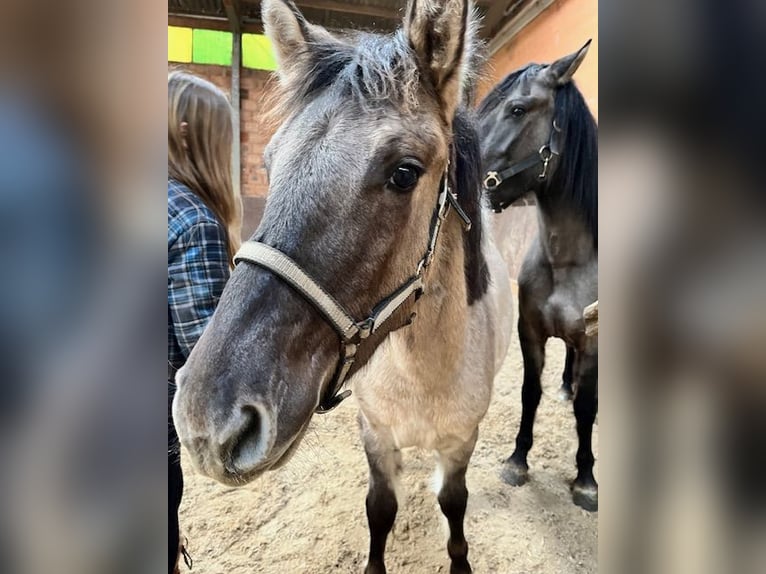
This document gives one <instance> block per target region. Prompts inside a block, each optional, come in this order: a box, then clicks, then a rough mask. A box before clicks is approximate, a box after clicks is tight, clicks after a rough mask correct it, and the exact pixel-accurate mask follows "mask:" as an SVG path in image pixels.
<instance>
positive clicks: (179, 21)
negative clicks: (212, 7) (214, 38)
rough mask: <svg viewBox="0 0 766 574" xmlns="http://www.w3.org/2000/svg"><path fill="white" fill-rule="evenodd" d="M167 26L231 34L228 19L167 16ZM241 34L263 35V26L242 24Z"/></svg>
mask: <svg viewBox="0 0 766 574" xmlns="http://www.w3.org/2000/svg"><path fill="white" fill-rule="evenodd" d="M168 26H180V27H182V28H202V29H204V30H221V31H223V32H231V23H230V22H229V19H228V18H216V17H212V16H189V15H188V14H168ZM240 28H241V32H243V33H247V34H263V24H261V23H260V22H242V23H241V26H240Z"/></svg>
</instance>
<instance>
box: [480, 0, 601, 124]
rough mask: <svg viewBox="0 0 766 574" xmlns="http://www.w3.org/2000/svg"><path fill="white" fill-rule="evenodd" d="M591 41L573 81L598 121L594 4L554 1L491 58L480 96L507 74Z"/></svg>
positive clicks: (594, 0)
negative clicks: (590, 39)
mask: <svg viewBox="0 0 766 574" xmlns="http://www.w3.org/2000/svg"><path fill="white" fill-rule="evenodd" d="M588 38H592V39H593V42H592V43H591V45H590V50H589V51H588V55H587V56H586V57H585V60H584V61H583V63H582V64H581V65H580V68H579V69H578V70H577V73H576V74H575V77H574V78H575V81H576V82H577V85H578V87H579V88H580V90H581V91H582V93H583V95H584V96H585V99H586V101H587V102H588V105H589V106H590V109H591V111H592V112H593V115H594V116H595V117H596V119H598V1H597V0H557V1H556V2H555V3H554V4H553V5H552V6H550V7H549V8H548V9H547V10H545V11H544V12H543V13H542V14H540V15H539V16H538V17H537V18H535V20H534V21H533V22H532V23H531V24H529V25H528V26H527V27H526V28H524V29H523V30H522V31H521V32H520V33H519V34H518V35H517V36H516V37H515V38H513V39H512V40H511V41H510V42H509V43H507V44H506V45H505V46H503V47H502V48H501V49H500V50H498V52H497V53H496V54H495V55H494V56H493V57H492V59H491V60H490V62H489V66H488V69H487V73H488V79H487V81H486V82H485V84H484V85H483V86H482V88H483V89H481V90H480V92H481V93H482V94H484V93H486V92H487V91H488V90H489V88H491V87H492V86H493V85H495V84H496V83H497V82H499V81H500V80H502V79H503V78H504V77H505V76H506V75H507V74H508V73H510V72H512V71H513V70H516V69H518V68H521V67H522V66H525V65H527V64H529V63H530V62H537V63H540V64H542V63H548V62H552V61H553V60H556V59H557V58H560V57H561V56H565V55H566V54H570V53H572V52H574V51H575V50H577V49H579V48H580V47H581V46H582V45H583V44H584V43H585V42H586V41H587V40H588Z"/></svg>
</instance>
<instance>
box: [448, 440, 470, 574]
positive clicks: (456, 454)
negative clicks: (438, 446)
mask: <svg viewBox="0 0 766 574" xmlns="http://www.w3.org/2000/svg"><path fill="white" fill-rule="evenodd" d="M478 434H479V431H478V428H477V429H476V431H475V432H474V434H473V437H471V439H470V440H469V441H468V442H466V443H465V444H462V445H460V447H459V448H458V449H456V450H453V451H448V452H440V453H439V467H440V469H441V471H442V476H443V480H442V484H441V487H440V488H439V506H440V507H441V509H442V512H443V513H444V516H446V517H447V522H448V523H449V540H448V541H447V553H448V554H449V557H450V560H451V561H452V563H451V565H450V574H470V572H471V565H470V564H469V563H468V542H466V539H465V533H464V532H463V519H464V518H465V508H466V505H467V504H468V489H467V488H466V486H465V472H466V470H467V468H468V461H469V460H470V459H471V455H472V454H473V448H474V446H476V437H477V436H478Z"/></svg>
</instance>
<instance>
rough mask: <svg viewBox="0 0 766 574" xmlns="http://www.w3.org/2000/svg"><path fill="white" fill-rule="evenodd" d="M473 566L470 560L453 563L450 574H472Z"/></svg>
mask: <svg viewBox="0 0 766 574" xmlns="http://www.w3.org/2000/svg"><path fill="white" fill-rule="evenodd" d="M472 572H473V570H471V565H470V564H469V563H468V560H462V561H460V562H453V563H452V564H451V565H450V567H449V574H471V573H472Z"/></svg>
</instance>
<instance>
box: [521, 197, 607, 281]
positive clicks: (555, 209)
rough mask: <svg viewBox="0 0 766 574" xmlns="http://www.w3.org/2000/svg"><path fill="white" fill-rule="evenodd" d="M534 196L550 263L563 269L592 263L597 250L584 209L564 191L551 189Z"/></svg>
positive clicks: (544, 250)
mask: <svg viewBox="0 0 766 574" xmlns="http://www.w3.org/2000/svg"><path fill="white" fill-rule="evenodd" d="M535 196H536V198H537V221H538V229H539V240H540V243H541V244H542V247H543V253H544V254H545V257H546V258H547V260H548V262H549V263H550V264H551V265H552V266H553V267H561V266H570V265H584V264H586V263H588V262H589V261H591V260H592V259H593V258H594V257H595V256H596V249H595V246H594V244H593V237H592V236H591V233H590V231H589V229H588V224H587V221H586V218H585V214H584V213H583V210H582V208H581V207H579V206H577V205H574V204H573V202H571V201H570V200H569V199H568V198H567V197H566V195H565V192H564V190H561V189H555V188H551V187H549V188H547V189H545V190H544V191H537V192H536V193H535Z"/></svg>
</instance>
